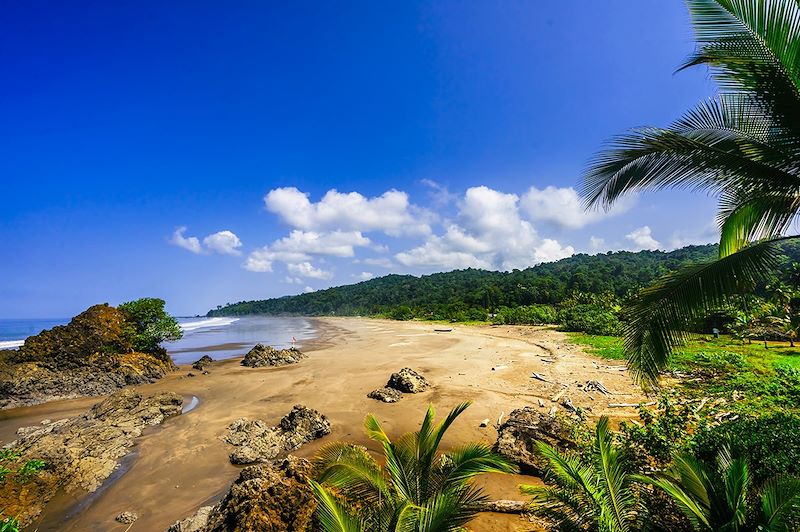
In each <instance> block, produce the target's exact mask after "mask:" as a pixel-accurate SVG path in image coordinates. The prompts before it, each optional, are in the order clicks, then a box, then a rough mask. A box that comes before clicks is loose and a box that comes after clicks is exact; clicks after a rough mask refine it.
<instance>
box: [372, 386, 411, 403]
mask: <svg viewBox="0 0 800 532" xmlns="http://www.w3.org/2000/svg"><path fill="white" fill-rule="evenodd" d="M367 397H369V398H370V399H375V400H378V401H383V402H384V403H396V402H397V401H399V400H400V399H402V398H403V393H402V392H401V391H400V390H395V389H394V388H378V389H377V390H372V391H371V392H369V393H368V394H367Z"/></svg>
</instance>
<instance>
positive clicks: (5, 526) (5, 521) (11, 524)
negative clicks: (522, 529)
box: [0, 516, 20, 532]
mask: <svg viewBox="0 0 800 532" xmlns="http://www.w3.org/2000/svg"><path fill="white" fill-rule="evenodd" d="M19 530H20V524H19V521H17V518H16V517H11V516H8V517H2V518H0V532H19Z"/></svg>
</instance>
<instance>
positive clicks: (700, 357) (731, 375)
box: [567, 333, 800, 414]
mask: <svg viewBox="0 0 800 532" xmlns="http://www.w3.org/2000/svg"><path fill="white" fill-rule="evenodd" d="M567 335H568V337H569V339H570V341H572V342H573V343H576V344H579V345H583V346H585V347H586V348H587V351H588V352H590V353H592V354H594V355H596V356H599V357H602V358H608V359H613V360H624V358H625V356H624V352H623V348H622V339H621V338H619V337H615V336H592V335H588V334H584V333H568V334H567ZM669 369H670V370H674V371H676V372H677V375H679V376H680V379H679V380H678V381H677V385H676V388H675V391H677V392H678V393H679V394H680V395H682V396H684V397H689V398H702V397H708V398H709V404H710V408H711V410H712V411H713V410H716V411H729V412H734V413H739V414H765V413H774V412H782V413H800V348H798V347H790V346H789V344H788V343H779V342H770V343H769V344H768V346H767V347H766V348H765V347H764V344H763V342H753V343H749V344H748V343H742V342H740V341H739V340H736V339H733V338H731V337H729V336H721V337H720V338H712V337H704V336H699V335H698V336H696V337H693V338H692V339H690V340H689V341H688V342H687V343H686V344H685V345H683V346H681V347H679V348H678V349H676V350H675V353H674V355H673V357H672V361H671V363H670V368H669Z"/></svg>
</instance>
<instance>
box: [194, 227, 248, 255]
mask: <svg viewBox="0 0 800 532" xmlns="http://www.w3.org/2000/svg"><path fill="white" fill-rule="evenodd" d="M203 244H204V245H205V247H206V249H208V250H209V251H210V252H212V253H219V254H220V255H241V254H242V252H241V251H239V249H238V248H240V247H242V241H241V240H239V237H238V236H236V235H235V234H234V233H232V232H231V231H219V232H217V233H214V234H212V235H208V236H207V237H205V238H204V239H203Z"/></svg>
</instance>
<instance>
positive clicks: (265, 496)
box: [167, 456, 319, 532]
mask: <svg viewBox="0 0 800 532" xmlns="http://www.w3.org/2000/svg"><path fill="white" fill-rule="evenodd" d="M310 473H311V464H310V463H309V462H308V461H307V460H303V459H302V458H296V457H294V456H289V457H287V458H286V459H284V460H280V461H276V462H273V463H270V464H260V465H255V466H250V467H246V468H245V469H243V470H242V472H241V474H240V475H239V478H238V479H236V481H235V482H234V483H233V486H231V489H230V491H228V494H227V495H226V496H225V498H224V499H222V501H220V502H219V503H217V504H216V505H214V506H204V507H202V508H200V509H199V510H198V511H197V513H195V514H194V515H193V516H192V517H189V518H187V519H184V520H182V521H178V522H177V523H175V524H174V525H172V526H171V527H169V529H168V530H167V532H246V531H247V532H249V531H255V530H275V531H278V530H287V531H293V532H306V531H308V532H310V531H312V530H318V529H319V527H316V526H314V510H315V509H316V506H317V505H316V502H315V500H314V494H313V492H312V491H311V488H310V487H309V485H308V479H309V476H310Z"/></svg>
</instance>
